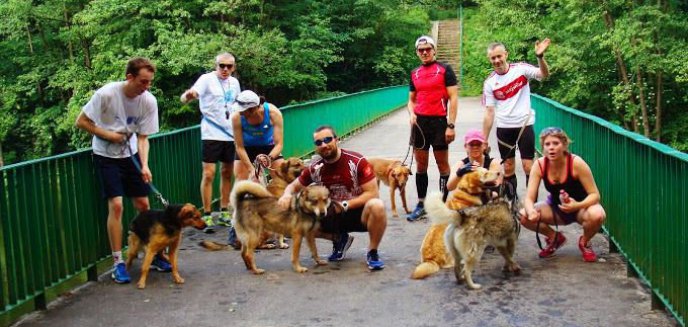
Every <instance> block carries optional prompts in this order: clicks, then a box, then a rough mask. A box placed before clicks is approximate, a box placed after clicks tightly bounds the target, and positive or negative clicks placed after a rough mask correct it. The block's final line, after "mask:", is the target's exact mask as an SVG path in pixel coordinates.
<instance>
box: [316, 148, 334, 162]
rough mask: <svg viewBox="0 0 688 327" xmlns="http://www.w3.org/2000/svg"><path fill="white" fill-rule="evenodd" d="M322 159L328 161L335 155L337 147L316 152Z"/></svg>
mask: <svg viewBox="0 0 688 327" xmlns="http://www.w3.org/2000/svg"><path fill="white" fill-rule="evenodd" d="M318 154H319V155H320V156H321V157H322V158H323V159H325V160H327V161H330V160H333V159H334V158H336V157H337V149H332V150H326V151H323V152H320V153H318Z"/></svg>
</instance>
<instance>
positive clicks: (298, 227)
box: [230, 181, 331, 274]
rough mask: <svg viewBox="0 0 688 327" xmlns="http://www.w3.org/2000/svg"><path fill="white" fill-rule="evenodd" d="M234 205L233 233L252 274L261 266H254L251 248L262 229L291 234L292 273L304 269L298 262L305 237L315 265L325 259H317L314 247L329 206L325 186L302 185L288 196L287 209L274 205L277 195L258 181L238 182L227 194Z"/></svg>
mask: <svg viewBox="0 0 688 327" xmlns="http://www.w3.org/2000/svg"><path fill="white" fill-rule="evenodd" d="M230 198H231V201H232V206H233V207H234V216H233V223H234V227H235V228H236V232H237V236H238V237H239V239H240V240H241V258H242V259H243V260H244V264H246V269H248V270H251V271H252V272H253V273H254V274H262V273H264V272H265V270H263V269H259V268H257V267H256V262H255V258H254V257H253V256H254V253H253V252H254V250H255V249H256V247H257V246H258V245H260V242H261V235H262V234H263V232H265V231H271V232H275V233H280V234H283V235H288V236H291V237H292V239H293V240H294V244H293V246H292V253H291V264H292V267H293V269H294V271H296V272H300V273H302V272H306V271H308V269H307V268H305V267H303V266H301V264H300V263H299V251H300V249H301V241H302V238H303V237H304V236H305V237H306V241H307V243H308V247H309V248H310V250H311V256H312V258H313V260H315V262H316V263H317V264H318V265H324V264H327V261H325V260H321V259H320V258H318V250H317V248H316V246H315V234H316V231H317V229H318V225H319V220H320V219H322V218H323V217H324V216H325V214H326V213H327V208H328V207H329V206H330V203H331V201H330V192H329V191H328V190H327V188H326V187H324V186H320V185H311V186H308V187H306V188H304V189H303V190H302V191H301V192H299V194H297V195H295V196H294V197H293V199H292V203H291V207H290V208H289V209H288V210H284V209H282V208H281V207H280V206H279V205H278V204H277V198H276V197H274V196H273V195H272V194H271V193H270V192H268V190H267V189H266V188H265V187H263V186H262V185H260V184H258V183H254V182H251V181H240V182H238V183H236V184H235V185H234V190H232V194H231V196H230Z"/></svg>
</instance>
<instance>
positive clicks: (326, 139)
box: [313, 136, 334, 146]
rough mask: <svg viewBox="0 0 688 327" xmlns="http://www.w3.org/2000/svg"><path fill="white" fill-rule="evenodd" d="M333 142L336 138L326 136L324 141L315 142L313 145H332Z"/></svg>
mask: <svg viewBox="0 0 688 327" xmlns="http://www.w3.org/2000/svg"><path fill="white" fill-rule="evenodd" d="M332 140H334V137H332V136H326V137H323V138H322V140H315V141H314V142H313V143H314V144H315V145H316V146H321V145H322V144H323V143H325V144H330V143H332Z"/></svg>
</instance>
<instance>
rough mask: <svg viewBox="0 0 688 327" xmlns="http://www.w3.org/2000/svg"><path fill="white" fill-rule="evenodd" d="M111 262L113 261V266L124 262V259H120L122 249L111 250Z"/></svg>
mask: <svg viewBox="0 0 688 327" xmlns="http://www.w3.org/2000/svg"><path fill="white" fill-rule="evenodd" d="M112 262H113V263H114V265H115V266H116V265H117V264H119V263H122V262H124V260H122V251H114V252H112Z"/></svg>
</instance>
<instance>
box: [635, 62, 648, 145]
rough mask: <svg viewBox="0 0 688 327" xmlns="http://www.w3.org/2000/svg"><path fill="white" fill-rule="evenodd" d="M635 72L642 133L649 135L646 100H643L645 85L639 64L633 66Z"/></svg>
mask: <svg viewBox="0 0 688 327" xmlns="http://www.w3.org/2000/svg"><path fill="white" fill-rule="evenodd" d="M635 73H636V77H637V82H638V98H640V112H641V113H642V117H643V135H645V137H647V138H649V137H650V119H649V118H648V116H647V102H646V101H645V87H644V86H643V72H642V71H641V70H640V66H636V67H635Z"/></svg>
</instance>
